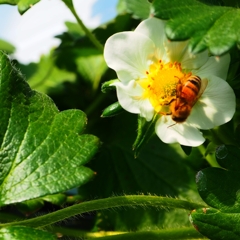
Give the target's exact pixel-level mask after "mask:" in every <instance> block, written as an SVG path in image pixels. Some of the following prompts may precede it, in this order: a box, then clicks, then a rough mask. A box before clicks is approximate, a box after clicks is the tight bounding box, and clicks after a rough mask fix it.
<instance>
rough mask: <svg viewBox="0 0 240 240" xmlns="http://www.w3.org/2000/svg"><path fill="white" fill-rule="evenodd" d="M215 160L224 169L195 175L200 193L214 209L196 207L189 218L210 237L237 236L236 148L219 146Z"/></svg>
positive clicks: (239, 199) (239, 184)
mask: <svg viewBox="0 0 240 240" xmlns="http://www.w3.org/2000/svg"><path fill="white" fill-rule="evenodd" d="M216 159H217V161H218V163H219V164H220V165H221V166H222V167H223V168H213V167H211V168H206V169H204V170H202V171H200V172H198V174H197V177H196V181H197V186H198V191H199V194H200V196H201V197H202V199H203V200H204V201H205V202H206V203H207V204H208V205H209V206H210V207H212V208H214V209H212V208H209V209H208V208H207V209H205V208H204V209H197V210H196V211H193V212H192V213H191V218H190V219H191V221H192V223H193V225H194V226H195V227H196V229H197V230H198V231H199V232H200V233H202V234H203V235H205V236H207V237H209V238H210V239H216V240H217V239H218V240H221V239H231V240H232V239H233V240H234V239H239V238H240V230H239V229H240V221H239V220H240V194H239V189H240V174H239V172H240V161H239V160H240V153H239V148H237V147H234V146H226V145H221V146H219V147H218V148H217V150H216Z"/></svg>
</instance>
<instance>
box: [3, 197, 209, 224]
mask: <svg viewBox="0 0 240 240" xmlns="http://www.w3.org/2000/svg"><path fill="white" fill-rule="evenodd" d="M134 206H140V207H146V206H149V207H156V208H164V209H166V208H181V209H186V210H193V209H196V208H203V207H206V206H204V205H202V204H198V203H193V202H188V201H184V200H179V199H175V198H168V197H158V196H144V195H140V196H139V195H128V196H120V197H110V198H104V199H99V200H92V201H88V202H84V203H80V204H76V205H73V206H70V207H67V208H64V209H61V210H58V211H56V212H53V213H49V214H46V215H44V216H40V217H37V218H34V219H28V220H24V221H18V222H12V223H5V224H0V227H6V226H13V225H22V226H30V227H38V228H39V227H43V226H47V225H50V224H53V223H55V222H58V221H61V220H64V219H66V218H69V217H72V216H75V215H77V214H82V213H86V212H91V211H96V210H103V209H109V208H116V207H134Z"/></svg>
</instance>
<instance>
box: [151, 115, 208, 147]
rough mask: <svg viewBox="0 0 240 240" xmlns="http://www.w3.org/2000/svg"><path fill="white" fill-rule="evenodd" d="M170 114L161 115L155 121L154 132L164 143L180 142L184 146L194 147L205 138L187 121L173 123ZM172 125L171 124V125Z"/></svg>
mask: <svg viewBox="0 0 240 240" xmlns="http://www.w3.org/2000/svg"><path fill="white" fill-rule="evenodd" d="M173 124H175V122H174V121H173V120H172V119H171V117H170V116H162V117H160V118H159V120H158V121H157V123H156V127H155V130H156V134H157V135H158V137H159V138H160V139H161V140H162V141H163V142H165V143H176V142H178V143H180V144H181V145H184V146H192V147H196V146H199V145H201V144H202V143H203V142H204V141H205V139H204V137H203V136H202V133H201V132H200V131H199V130H198V129H197V128H195V127H193V126H190V125H188V124H187V123H185V122H184V123H181V124H175V125H173ZM171 125H172V126H171Z"/></svg>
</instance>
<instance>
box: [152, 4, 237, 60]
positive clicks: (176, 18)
mask: <svg viewBox="0 0 240 240" xmlns="http://www.w3.org/2000/svg"><path fill="white" fill-rule="evenodd" d="M153 9H154V16H155V17H158V18H161V19H165V20H169V21H168V22H167V23H166V28H165V31H166V34H167V37H168V38H169V39H170V40H186V39H190V41H189V48H190V50H191V51H192V52H193V53H198V52H200V51H203V50H205V49H206V48H209V50H210V52H211V53H212V54H214V55H221V54H224V53H225V52H227V51H229V50H230V49H231V48H232V47H233V46H234V45H236V44H237V43H239V41H240V30H239V21H240V10H239V9H237V8H232V7H222V6H211V5H205V4H203V3H201V2H198V1H196V0H180V1H179V0H172V1H168V0H155V1H154V2H153Z"/></svg>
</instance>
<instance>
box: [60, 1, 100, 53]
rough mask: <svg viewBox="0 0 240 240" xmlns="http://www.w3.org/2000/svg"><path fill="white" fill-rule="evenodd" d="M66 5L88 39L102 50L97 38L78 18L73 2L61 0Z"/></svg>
mask: <svg viewBox="0 0 240 240" xmlns="http://www.w3.org/2000/svg"><path fill="white" fill-rule="evenodd" d="M62 1H63V2H64V3H65V4H66V5H67V7H68V8H69V9H70V11H71V12H72V14H73V15H74V17H75V18H76V20H77V22H78V24H79V25H80V27H81V28H82V29H83V31H84V32H85V34H86V36H87V37H88V38H89V39H90V41H91V42H92V43H93V44H94V45H95V46H96V48H98V49H99V50H100V51H101V52H103V45H102V44H101V43H100V42H99V41H98V39H97V38H96V37H95V36H94V35H93V34H92V33H91V32H90V31H89V30H88V28H87V27H86V26H85V25H84V23H83V22H82V20H81V19H80V18H79V16H78V15H77V12H76V10H75V8H74V5H73V2H72V0H62Z"/></svg>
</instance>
